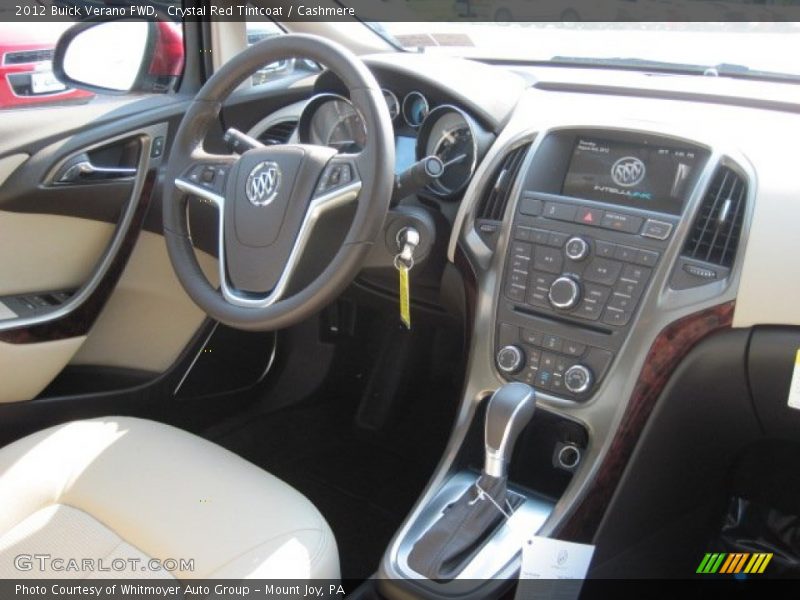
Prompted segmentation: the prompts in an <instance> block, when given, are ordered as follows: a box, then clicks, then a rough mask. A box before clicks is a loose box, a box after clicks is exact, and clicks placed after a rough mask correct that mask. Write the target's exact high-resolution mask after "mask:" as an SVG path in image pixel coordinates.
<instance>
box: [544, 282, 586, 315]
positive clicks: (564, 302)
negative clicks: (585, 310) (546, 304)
mask: <svg viewBox="0 0 800 600" xmlns="http://www.w3.org/2000/svg"><path fill="white" fill-rule="evenodd" d="M548 297H549V298H550V304H552V305H553V306H555V307H556V308H560V309H561V310H569V309H570V308H574V307H575V306H576V305H577V304H578V302H579V301H580V299H581V287H580V285H578V282H577V281H575V280H574V279H573V278H572V277H569V276H568V275H562V276H561V277H559V278H558V279H556V280H555V281H554V282H553V283H552V285H551V286H550V292H549V294H548Z"/></svg>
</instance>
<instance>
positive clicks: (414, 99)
mask: <svg viewBox="0 0 800 600" xmlns="http://www.w3.org/2000/svg"><path fill="white" fill-rule="evenodd" d="M429 110H430V105H429V104H428V99H427V98H426V97H425V96H423V95H422V94H420V93H419V92H409V93H408V94H406V97H405V98H403V118H404V119H405V120H406V123H408V124H409V125H410V126H411V127H413V128H414V129H416V128H417V127H419V126H420V125H422V122H423V121H424V120H425V117H427V116H428V111H429Z"/></svg>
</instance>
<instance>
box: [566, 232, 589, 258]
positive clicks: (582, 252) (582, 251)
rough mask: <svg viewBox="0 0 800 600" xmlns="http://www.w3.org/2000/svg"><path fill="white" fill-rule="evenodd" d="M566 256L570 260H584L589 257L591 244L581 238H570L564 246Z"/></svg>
mask: <svg viewBox="0 0 800 600" xmlns="http://www.w3.org/2000/svg"><path fill="white" fill-rule="evenodd" d="M564 254H566V255H567V258H569V259H570V260H574V261H579V260H583V259H584V258H586V257H587V256H589V242H587V241H586V240H585V239H583V238H581V237H573V238H570V239H569V240H568V241H567V243H566V245H565V246H564Z"/></svg>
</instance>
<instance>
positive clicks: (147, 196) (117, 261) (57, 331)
mask: <svg viewBox="0 0 800 600" xmlns="http://www.w3.org/2000/svg"><path fill="white" fill-rule="evenodd" d="M155 182H156V172H155V171H154V170H151V171H150V172H149V173H148V174H147V176H146V177H145V181H144V185H143V186H142V191H141V193H140V194H139V197H138V198H137V199H136V200H135V202H137V205H136V208H135V209H134V212H133V215H132V217H131V221H130V224H129V226H128V230H127V231H126V232H125V236H124V237H123V239H122V242H121V244H120V246H119V249H118V251H117V253H116V254H115V256H114V258H113V259H112V261H111V264H110V265H109V267H108V271H106V274H105V275H104V276H103V278H102V279H101V280H100V282H99V283H98V284H97V287H95V289H94V290H93V291H92V293H91V295H90V296H89V297H88V298H87V299H86V300H85V301H84V302H83V303H82V304H81V305H80V306H78V307H77V308H76V309H75V310H73V311H72V312H70V313H69V314H67V315H65V316H64V317H62V318H60V319H54V320H52V321H46V322H44V323H37V324H35V325H30V326H22V327H18V328H16V329H7V330H5V331H0V341H3V342H8V343H11V344H35V343H39V342H48V341H53V340H60V339H65V338H71V337H76V336H79V335H85V334H86V333H88V331H89V330H90V329H91V327H92V325H93V324H94V322H95V320H96V319H97V317H98V316H99V315H100V311H102V310H103V307H104V306H105V305H106V302H107V301H108V299H109V298H110V297H111V294H112V292H113V291H114V288H115V287H116V285H117V282H118V281H119V279H120V277H121V276H122V272H123V271H124V270H125V266H126V265H127V264H128V259H129V258H130V256H131V254H132V253H133V248H134V246H135V245H136V240H138V239H139V232H140V231H141V229H142V225H143V223H144V219H145V216H146V215H147V211H148V209H149V208H150V203H151V200H152V196H153V188H154V186H155Z"/></svg>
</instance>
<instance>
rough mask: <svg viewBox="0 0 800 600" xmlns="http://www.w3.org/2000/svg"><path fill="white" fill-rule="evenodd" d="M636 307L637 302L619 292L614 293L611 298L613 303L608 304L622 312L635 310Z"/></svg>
mask: <svg viewBox="0 0 800 600" xmlns="http://www.w3.org/2000/svg"><path fill="white" fill-rule="evenodd" d="M635 305H636V300H634V299H633V298H631V297H630V296H626V295H625V294H620V293H619V292H614V295H613V296H611V301H610V302H609V303H608V306H609V307H611V308H617V309H619V310H622V311H626V310H628V311H630V310H633V307H634V306H635Z"/></svg>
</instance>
